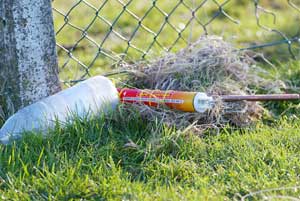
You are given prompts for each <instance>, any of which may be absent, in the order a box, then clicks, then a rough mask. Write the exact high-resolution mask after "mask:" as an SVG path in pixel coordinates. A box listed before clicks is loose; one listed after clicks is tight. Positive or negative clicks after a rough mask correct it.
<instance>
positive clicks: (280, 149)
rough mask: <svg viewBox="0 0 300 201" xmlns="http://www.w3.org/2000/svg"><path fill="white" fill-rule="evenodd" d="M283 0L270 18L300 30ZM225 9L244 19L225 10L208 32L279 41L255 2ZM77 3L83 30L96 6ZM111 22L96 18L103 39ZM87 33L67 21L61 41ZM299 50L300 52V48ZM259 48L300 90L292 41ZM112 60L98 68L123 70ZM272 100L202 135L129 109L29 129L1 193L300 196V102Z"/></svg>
mask: <svg viewBox="0 0 300 201" xmlns="http://www.w3.org/2000/svg"><path fill="white" fill-rule="evenodd" d="M76 2H77V1H57V0H55V1H54V2H53V6H54V7H55V8H57V9H59V10H61V11H63V12H64V13H66V12H68V11H69V10H70V8H71V7H72V5H74V3H76ZM88 2H89V3H90V4H92V5H94V6H95V7H99V6H100V5H101V3H100V1H96V0H89V1H88ZM174 2H175V1H174ZM192 2H194V3H195V4H197V3H199V2H198V1H191V2H190V4H192ZM218 2H219V3H221V1H218ZM282 2H283V1H260V3H261V5H262V6H264V7H267V8H269V9H271V10H272V11H274V12H275V13H276V16H277V18H276V20H277V21H276V24H275V25H274V24H273V18H272V16H270V15H264V14H263V15H262V17H261V23H263V24H265V25H267V26H269V27H275V28H276V29H279V30H281V31H283V32H284V33H286V34H287V35H288V36H293V35H294V34H295V33H296V32H297V30H298V29H299V14H298V13H297V11H296V10H293V9H291V8H290V7H289V6H288V5H287V4H286V2H284V3H282ZM148 4H149V5H148ZM151 4H152V1H133V2H132V4H130V7H129V8H130V10H132V11H133V12H134V13H135V14H136V15H138V16H142V15H143V13H144V12H145V9H146V8H147V6H150V5H151ZM157 4H158V6H159V7H160V8H162V9H163V10H165V11H166V12H168V11H170V9H171V8H172V7H173V6H174V5H173V4H175V3H173V1H172V2H169V1H158V3H157ZM224 8H225V10H226V12H228V13H229V14H230V16H232V17H233V18H234V19H237V20H239V21H240V25H237V24H234V23H233V21H230V20H228V18H224V17H219V18H217V19H216V20H214V21H213V23H212V24H210V25H209V26H208V27H207V28H208V33H209V34H216V35H222V36H223V37H224V38H225V40H227V41H229V42H232V43H233V44H234V45H235V46H237V47H248V46H251V45H254V44H260V43H265V42H271V41H274V40H278V39H280V38H279V37H278V35H277V34H273V33H270V32H268V31H264V30H263V29H262V28H260V27H259V26H257V22H256V19H255V15H254V6H253V2H252V1H246V0H245V1H232V2H231V3H230V4H228V6H226V7H224ZM75 9H76V10H75ZM75 9H74V11H72V13H71V14H70V16H69V22H72V23H73V24H75V25H76V26H78V27H81V28H84V27H85V26H87V25H88V24H89V23H90V21H91V18H92V17H93V16H94V15H95V13H94V11H93V10H92V9H91V8H90V7H87V6H85V4H80V5H79V6H77V7H76V8H75ZM120 10H122V6H121V5H120V3H119V2H118V1H113V0H111V1H109V3H108V4H107V7H105V8H104V9H103V13H104V14H105V17H106V18H107V19H109V20H111V21H113V19H115V16H116V15H118V13H119V12H120ZM215 10H216V6H215V4H214V3H212V1H211V2H210V3H208V4H207V5H206V6H205V9H202V10H201V12H199V13H198V15H199V18H200V19H202V20H203V21H204V22H205V21H208V20H209V16H211V14H212V13H213V12H215ZM75 11H76V12H75ZM104 11H105V12H104ZM185 15H186V9H185V8H184V7H179V9H178V10H177V11H176V12H175V13H174V15H172V18H170V21H171V23H172V24H174V25H175V26H178V28H180V27H182V24H184V23H186V21H184V20H185V19H186V18H185ZM54 19H55V28H56V30H58V29H59V28H60V27H61V26H62V24H64V22H65V21H64V18H63V17H62V16H60V15H58V14H57V13H54ZM163 20H164V17H163V16H162V15H161V14H159V13H157V12H153V13H151V14H150V17H149V18H147V19H146V20H145V22H144V23H145V25H147V26H148V27H151V28H152V29H153V30H157V29H159V27H160V24H161V23H162V21H163ZM136 23H137V22H136V21H134V20H133V19H132V17H130V16H128V15H126V14H124V16H123V17H121V18H120V20H119V21H118V22H117V25H116V30H117V31H118V32H121V33H122V34H123V35H125V36H130V35H131V31H132V27H133V28H134V27H135V26H136ZM197 27H198V28H197ZM107 29H108V27H107V26H105V25H104V24H103V23H102V24H101V21H97V22H95V24H93V26H92V27H91V29H89V30H88V34H89V35H90V36H91V37H92V38H93V39H94V40H96V41H97V43H101V41H102V40H103V37H104V36H105V34H106V32H107ZM191 32H192V34H191ZM203 33H204V32H203V29H202V28H201V27H200V28H199V26H196V25H194V27H189V28H188V29H187V30H186V31H185V32H183V35H184V36H185V37H186V38H188V40H189V41H194V40H196V39H197V38H198V37H199V36H200V35H201V34H203ZM81 34H82V33H81V32H80V31H78V30H77V31H76V29H73V28H72V27H70V26H66V28H64V29H63V30H62V32H60V33H59V34H58V35H57V42H58V43H59V44H61V45H63V46H65V47H67V46H70V45H71V46H72V45H73V44H74V43H76V42H77V41H78V39H80V38H81V36H82V35H81ZM175 38H176V34H175V35H174V31H172V30H171V29H167V28H166V29H165V30H163V32H162V34H161V35H160V37H159V39H158V40H159V41H160V42H161V43H162V44H163V45H164V46H165V47H167V48H168V47H171V46H172V42H173V41H174V39H175ZM152 39H153V38H150V37H149V34H147V33H142V32H141V33H138V34H137V35H136V37H135V39H134V41H133V43H134V45H135V46H137V47H139V48H141V49H147V47H148V46H149V44H150V43H151V40H152ZM185 46H186V43H185V42H184V41H178V43H176V45H175V46H174V47H173V48H172V50H171V51H177V50H179V49H180V48H183V47H185ZM79 47H80V48H79ZM104 47H105V48H106V49H107V50H109V51H110V52H112V53H114V56H116V55H117V54H118V53H122V52H124V50H126V48H127V44H126V43H125V44H124V41H120V39H118V38H117V37H113V36H112V37H111V38H109V39H108V40H107V42H106V43H105V44H104ZM294 48H295V51H296V52H297V51H298V50H299V49H297V47H296V46H295V47H294ZM256 51H257V52H263V53H265V55H266V56H267V57H268V58H269V59H270V60H271V61H272V62H273V63H274V65H275V68H274V67H270V66H268V65H266V64H265V63H260V64H259V65H262V66H265V68H266V69H267V70H268V72H269V74H270V75H272V77H273V79H274V81H276V80H278V79H281V80H284V81H285V83H286V84H287V85H288V89H287V91H288V92H297V93H299V86H300V67H299V66H300V61H299V59H298V60H297V59H296V60H292V58H291V56H290V54H289V53H288V51H287V45H286V44H283V45H280V46H275V47H270V48H266V49H259V50H256ZM96 52H97V47H96V46H95V45H93V44H92V43H90V42H89V41H88V40H86V39H84V40H82V41H81V42H80V43H79V46H78V47H77V48H76V49H74V52H73V54H74V56H76V58H78V59H80V61H82V62H83V63H84V64H85V65H89V64H90V63H91V61H92V60H93V59H94V58H95V54H96ZM163 53H164V51H163V50H162V49H161V48H160V47H158V46H155V45H154V46H153V48H152V49H151V51H150V52H149V59H151V57H153V56H155V55H160V54H163ZM297 53H298V54H296V56H299V51H298V52H297ZM58 55H59V63H60V66H63V64H65V63H66V60H68V59H69V56H68V55H67V54H66V53H65V52H64V51H62V50H60V48H58ZM140 57H141V54H140V53H139V52H138V51H135V50H134V49H131V50H130V51H128V56H127V57H126V59H127V60H134V61H135V60H138V59H140ZM111 64H112V60H110V59H107V58H106V57H103V56H101V55H100V56H99V57H97V60H96V61H95V63H94V65H93V66H92V68H91V71H90V73H91V75H94V74H99V73H104V72H110V71H112V70H114V69H113V67H111ZM60 71H61V74H60V78H61V79H62V80H69V79H77V78H80V76H81V75H82V74H83V73H84V72H85V70H84V69H82V68H81V67H80V66H79V65H78V64H77V63H76V62H75V61H70V62H68V63H67V65H66V66H65V67H64V68H61V69H60ZM266 106H267V107H268V108H269V109H270V110H271V112H272V113H274V118H272V119H264V120H263V121H261V122H260V123H258V124H257V125H255V126H253V127H250V128H245V129H237V128H232V127H230V126H228V127H227V128H225V129H222V130H221V131H220V133H219V134H218V135H215V134H212V133H209V132H208V133H206V134H205V135H204V136H201V137H200V136H196V135H195V134H193V133H192V132H191V131H180V130H176V129H175V128H172V127H167V126H165V125H162V124H160V123H159V122H146V121H144V120H143V119H142V118H141V117H140V115H139V112H138V111H137V112H136V113H134V114H135V115H133V114H132V113H131V114H128V113H126V112H125V111H124V110H123V109H122V107H120V108H119V109H118V112H116V113H114V114H110V115H109V116H108V117H107V116H106V117H103V116H97V117H94V118H93V119H92V120H87V119H85V118H82V119H79V118H76V120H75V122H73V123H68V124H67V125H66V128H64V129H62V128H61V126H60V125H57V126H56V128H55V129H54V130H51V131H49V135H48V137H46V138H43V137H41V135H40V134H38V133H34V134H32V133H29V134H28V135H26V136H25V137H24V139H22V140H21V141H18V142H15V143H13V144H11V145H9V146H2V145H1V146H0V149H1V155H0V164H1V166H0V199H3V200H5V199H7V200H80V199H86V200H231V199H237V200H241V199H242V196H246V195H247V194H249V193H251V192H256V191H260V190H264V189H273V188H282V189H279V190H277V191H270V192H264V193H261V194H258V195H253V196H250V198H249V200H260V199H264V198H270V199H271V198H272V196H275V195H276V196H279V195H282V196H292V197H295V198H299V199H300V192H299V191H300V189H298V186H300V184H299V182H300V180H299V179H300V178H299V177H300V146H299V143H300V131H299V129H300V119H299V117H300V110H299V107H300V106H299V103H297V102H282V103H274V102H273V103H268V104H267V105H266ZM289 187H293V188H289ZM263 196H265V197H263ZM268 196H269V197H268ZM285 198H287V197H285ZM278 199H279V198H278Z"/></svg>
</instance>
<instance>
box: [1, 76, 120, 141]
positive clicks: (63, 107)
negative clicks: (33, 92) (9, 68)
mask: <svg viewBox="0 0 300 201" xmlns="http://www.w3.org/2000/svg"><path fill="white" fill-rule="evenodd" d="M118 102H119V96H118V91H117V89H116V88H115V86H114V85H113V83H112V82H111V81H110V80H109V79H107V78H105V77H102V76H96V77H92V78H90V79H88V80H86V81H83V82H81V83H79V84H77V85H75V86H73V87H70V88H68V89H66V90H63V91H61V92H59V93H57V94H55V95H52V96H49V97H47V98H45V99H43V100H41V101H38V102H36V103H34V104H32V105H29V106H27V107H25V108H23V109H21V110H19V111H18V112H17V113H16V114H14V115H13V116H11V117H10V118H9V119H8V120H7V121H6V122H5V124H4V125H3V127H2V128H1V129H0V141H1V143H3V144H7V143H8V142H9V141H10V140H11V139H16V138H18V137H20V136H21V134H22V132H24V131H36V130H37V131H45V130H46V129H48V128H52V127H53V126H54V124H55V120H58V121H60V122H65V121H66V120H67V119H68V117H70V116H71V115H72V114H76V115H77V116H79V117H83V116H85V115H91V114H96V113H98V112H107V111H108V110H112V109H113V108H115V107H116V105H117V104H118Z"/></svg>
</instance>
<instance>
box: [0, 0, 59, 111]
mask: <svg viewBox="0 0 300 201" xmlns="http://www.w3.org/2000/svg"><path fill="white" fill-rule="evenodd" d="M60 89H61V88H60V83H59V79H58V64H57V55H56V46H55V34H54V28H53V16H52V8H51V0H0V109H1V107H2V109H3V108H4V109H5V110H7V107H8V106H9V105H12V106H13V108H14V111H16V110H18V109H20V108H22V107H24V106H26V105H28V104H30V103H33V102H35V101H37V100H39V99H41V98H44V97H47V96H49V95H51V94H53V93H55V92H58V91H59V90H60ZM10 109H11V108H10ZM10 112H11V111H10Z"/></svg>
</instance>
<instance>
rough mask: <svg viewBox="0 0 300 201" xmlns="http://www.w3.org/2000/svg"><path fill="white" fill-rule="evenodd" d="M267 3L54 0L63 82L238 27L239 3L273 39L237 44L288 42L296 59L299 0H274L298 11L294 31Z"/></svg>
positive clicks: (262, 45) (252, 0) (254, 0)
mask: <svg viewBox="0 0 300 201" xmlns="http://www.w3.org/2000/svg"><path fill="white" fill-rule="evenodd" d="M266 2H267V1H259V0H248V1H234V0H225V1H217V0H177V1H162V0H152V1H137V0H103V1H100V0H72V1H58V0H55V1H53V13H54V22H55V29H56V39H57V47H58V56H59V63H60V71H61V73H62V74H63V75H62V76H63V78H62V81H63V82H65V83H74V82H76V81H80V80H83V79H85V78H86V77H88V76H90V75H92V74H95V73H103V72H105V70H106V71H107V70H108V69H112V68H114V67H116V65H115V64H118V63H119V62H120V61H127V62H130V61H135V60H145V59H147V58H152V57H154V56H158V55H160V54H162V53H167V52H170V51H176V50H178V49H180V48H183V47H185V46H187V45H188V44H190V43H192V42H193V41H195V40H196V39H197V37H199V36H201V35H209V34H222V28H223V31H224V30H225V32H226V34H227V35H229V36H230V35H231V34H233V33H230V30H231V28H230V27H241V26H242V25H241V24H242V23H243V22H241V20H240V19H239V18H238V16H236V14H235V12H236V10H237V9H242V7H241V5H245V6H249V7H250V8H251V6H252V7H253V12H252V13H249V14H248V15H249V20H251V19H254V20H255V23H256V27H257V28H258V30H257V32H259V31H264V32H265V33H270V35H272V34H273V35H272V37H273V38H272V40H268V41H259V42H257V41H246V42H241V45H240V48H241V49H242V50H245V49H251V50H252V49H258V48H259V49H261V48H267V47H271V46H278V45H286V47H287V50H288V54H289V56H290V57H291V58H296V57H297V56H299V44H300V38H299V28H300V27H299V24H300V23H299V18H300V1H297V0H294V1H292V0H287V1H281V3H278V5H275V3H273V4H274V5H275V7H276V6H277V7H280V6H286V7H287V9H289V10H290V12H294V13H295V12H296V13H297V14H294V15H295V16H296V18H295V22H286V24H287V26H291V27H292V30H293V31H295V33H292V32H291V31H286V30H285V31H284V30H282V29H281V27H280V26H279V23H278V20H279V19H278V17H277V13H276V9H275V11H274V9H273V7H274V6H273V7H272V6H271V8H268V6H269V4H266ZM274 2H275V1H274ZM239 4H241V5H239ZM248 4H249V5H248ZM270 4H272V2H271V3H270ZM245 12H247V11H246V9H245ZM266 21H267V23H266ZM289 23H290V25H289ZM220 26H221V27H222V28H220ZM228 27H229V28H228ZM286 28H287V29H289V28H290V27H286ZM226 34H225V35H226ZM237 37H239V36H238V35H237ZM229 38H230V37H229ZM245 44H246V45H245ZM294 47H296V48H294Z"/></svg>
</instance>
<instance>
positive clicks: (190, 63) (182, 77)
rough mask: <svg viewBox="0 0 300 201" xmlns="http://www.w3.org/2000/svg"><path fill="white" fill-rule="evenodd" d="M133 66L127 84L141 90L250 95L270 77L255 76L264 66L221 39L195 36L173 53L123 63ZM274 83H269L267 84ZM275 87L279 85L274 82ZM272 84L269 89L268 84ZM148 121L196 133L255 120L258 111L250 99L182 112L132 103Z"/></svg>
mask: <svg viewBox="0 0 300 201" xmlns="http://www.w3.org/2000/svg"><path fill="white" fill-rule="evenodd" d="M123 68H125V69H127V70H133V71H136V72H138V73H134V74H133V75H132V76H130V78H129V80H128V82H127V84H128V85H130V86H134V87H137V88H142V89H145V88H147V89H160V90H182V91H200V92H206V93H207V94H209V95H223V94H224V95H225V94H236V95H241V94H253V93H254V92H255V90H254V89H255V87H256V88H262V87H263V88H267V87H268V85H270V83H271V82H270V81H269V80H268V79H266V78H263V77H261V76H260V75H262V74H264V70H263V69H262V68H260V67H258V66H256V62H255V61H254V59H253V58H252V57H251V56H249V55H248V54H246V53H245V52H240V51H237V50H236V49H235V48H233V46H232V45H230V44H229V43H227V42H224V41H223V40H222V38H220V37H215V36H205V37H201V38H200V39H199V40H198V41H197V42H196V43H194V44H192V45H190V46H189V47H187V48H186V49H183V50H181V51H179V52H178V53H176V54H168V55H166V56H164V57H163V58H160V59H158V60H155V61H153V62H149V63H137V64H135V65H126V66H124V67H123ZM273 84H274V83H273ZM276 87H280V86H276ZM272 88H274V87H272ZM135 107H138V109H139V110H140V111H141V114H143V115H144V117H145V118H147V119H148V120H154V119H157V118H158V119H161V120H162V121H163V122H165V123H167V124H172V125H176V126H178V127H186V126H189V125H191V124H192V125H193V128H195V129H198V130H200V131H202V130H203V129H206V128H208V127H209V128H211V127H220V126H223V125H225V124H227V123H229V124H232V125H235V126H238V127H243V126H248V125H250V124H251V123H252V122H253V121H255V120H257V119H260V118H261V116H262V114H263V112H264V109H263V107H262V106H261V105H260V104H259V103H256V102H244V101H243V102H235V103H225V102H222V101H221V100H216V104H215V106H214V108H213V109H212V110H211V111H208V112H207V113H203V114H199V113H182V112H179V111H171V110H166V109H165V108H164V107H160V108H155V109H153V108H150V107H147V106H143V105H135Z"/></svg>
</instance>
